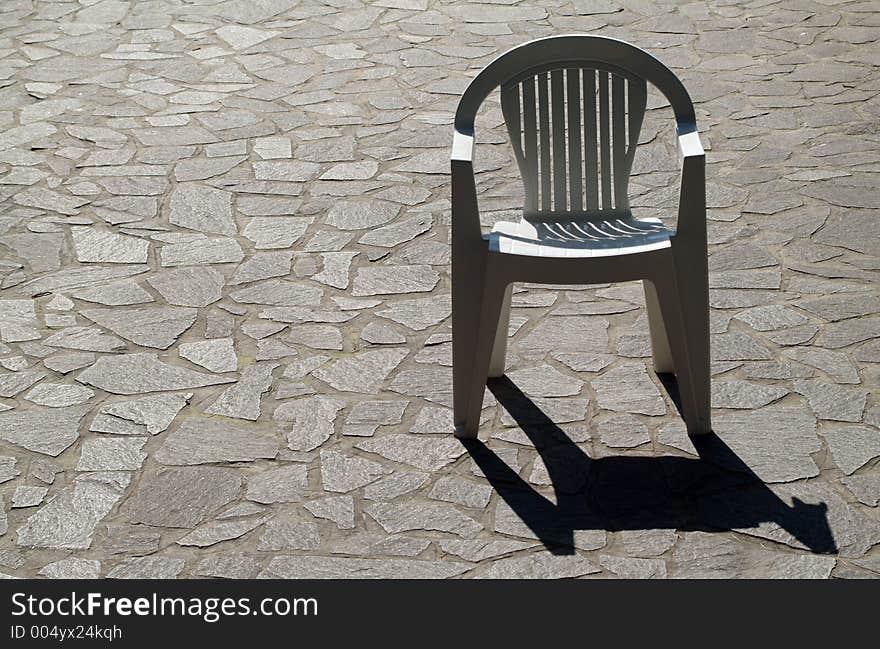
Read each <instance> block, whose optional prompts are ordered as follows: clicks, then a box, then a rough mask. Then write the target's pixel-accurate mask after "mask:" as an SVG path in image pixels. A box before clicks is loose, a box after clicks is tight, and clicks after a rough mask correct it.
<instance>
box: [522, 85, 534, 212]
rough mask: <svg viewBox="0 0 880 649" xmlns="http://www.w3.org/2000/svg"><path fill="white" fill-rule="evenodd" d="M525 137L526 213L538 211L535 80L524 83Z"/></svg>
mask: <svg viewBox="0 0 880 649" xmlns="http://www.w3.org/2000/svg"><path fill="white" fill-rule="evenodd" d="M522 112H523V136H524V138H523V139H524V140H525V147H524V149H523V152H524V157H525V168H524V169H523V170H522V174H523V180H524V182H525V187H526V211H527V212H536V211H537V210H538V121H537V117H536V113H535V80H534V78H530V79H526V80H525V81H523V82H522Z"/></svg>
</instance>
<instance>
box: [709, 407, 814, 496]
mask: <svg viewBox="0 0 880 649" xmlns="http://www.w3.org/2000/svg"><path fill="white" fill-rule="evenodd" d="M713 429H714V431H715V433H716V434H717V435H718V436H719V437H720V438H721V439H722V440H724V443H725V444H727V446H729V447H730V448H731V450H732V451H733V453H734V454H735V456H736V458H738V459H733V458H731V462H732V464H730V466H728V468H730V469H733V470H742V465H741V464H740V461H741V462H743V463H745V465H747V466H748V468H749V469H750V470H751V471H753V472H754V473H755V474H756V475H757V476H758V477H759V478H760V479H761V480H762V481H764V482H791V481H793V480H799V479H804V478H811V477H813V476H817V475H819V468H818V467H817V466H816V464H815V462H813V459H812V458H811V457H810V454H811V453H815V452H816V451H818V450H819V449H820V448H821V443H820V441H819V437H818V436H817V435H816V420H815V418H814V417H813V416H812V415H810V414H809V413H808V412H807V411H806V410H805V409H804V408H790V407H783V406H768V407H766V408H762V409H760V410H754V411H743V412H736V411H732V412H723V413H718V414H716V415H715V417H714V418H713ZM721 461H722V464H724V461H723V459H722V460H721Z"/></svg>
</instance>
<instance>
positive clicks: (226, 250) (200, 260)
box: [159, 237, 244, 266]
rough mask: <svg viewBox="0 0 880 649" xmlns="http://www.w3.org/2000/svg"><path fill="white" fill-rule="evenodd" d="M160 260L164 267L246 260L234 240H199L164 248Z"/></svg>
mask: <svg viewBox="0 0 880 649" xmlns="http://www.w3.org/2000/svg"><path fill="white" fill-rule="evenodd" d="M159 259H160V260H161V262H162V265H163V266H191V265H192V266H195V265H199V264H228V263H237V262H239V261H241V260H242V259H244V251H243V250H242V249H241V246H240V245H239V244H238V241H236V240H235V239H232V238H228V237H227V238H221V239H199V240H196V241H187V242H185V243H174V244H169V245H165V246H162V250H161V251H160V252H159Z"/></svg>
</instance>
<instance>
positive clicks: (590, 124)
mask: <svg viewBox="0 0 880 649" xmlns="http://www.w3.org/2000/svg"><path fill="white" fill-rule="evenodd" d="M583 74H584V165H585V170H584V177H585V179H586V185H587V187H586V195H587V210H597V209H599V159H598V157H597V154H596V71H595V70H584V71H583Z"/></svg>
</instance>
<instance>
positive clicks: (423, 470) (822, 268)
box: [0, 0, 880, 578]
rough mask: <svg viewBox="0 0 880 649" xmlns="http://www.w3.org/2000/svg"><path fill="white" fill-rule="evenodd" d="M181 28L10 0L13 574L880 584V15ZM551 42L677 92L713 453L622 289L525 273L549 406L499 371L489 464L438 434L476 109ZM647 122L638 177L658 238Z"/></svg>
mask: <svg viewBox="0 0 880 649" xmlns="http://www.w3.org/2000/svg"><path fill="white" fill-rule="evenodd" d="M160 4H161V6H159V4H155V3H137V2H118V1H116V0H99V1H96V0H89V1H87V2H86V1H83V2H79V3H76V2H67V3H64V2H46V1H43V0H34V1H33V2H10V3H5V5H9V6H8V8H7V7H6V6H4V7H3V9H4V10H5V11H3V20H2V21H0V23H2V26H3V37H2V43H0V86H2V89H0V105H2V108H0V202H2V204H3V213H2V215H0V253H2V254H0V257H2V263H0V288H2V297H0V483H2V489H3V493H2V494H0V504H2V507H0V535H2V537H0V538H2V540H3V542H5V543H6V544H7V546H8V547H6V549H2V548H0V565H2V568H0V570H2V572H3V576H7V575H8V576H11V577H26V578H32V577H49V578H61V577H68V578H71V577H72V578H77V577H107V576H111V577H120V578H123V577H144V578H157V577H168V578H171V577H183V578H190V577H227V578H228V577H237V578H253V577H256V576H262V577H310V576H314V577H350V576H363V577H416V578H417V577H424V578H431V577H466V578H478V577H493V576H495V577H516V576H522V577H571V578H583V577H590V576H593V575H595V576H600V577H616V578H663V577H667V578H669V577H672V578H679V577H688V576H693V577H702V576H705V577H715V576H723V577H740V578H742V577H804V578H826V577H829V576H832V575H833V576H834V577H838V578H849V577H864V576H876V575H878V574H880V569H878V566H877V559H876V557H875V555H876V552H877V548H876V547H875V546H877V545H878V538H877V535H876V533H875V527H874V522H876V520H877V510H876V507H877V504H878V500H880V489H878V479H877V462H878V458H880V455H878V450H877V443H876V442H877V431H878V426H880V403H878V395H877V391H876V389H875V386H876V384H877V379H878V373H877V363H878V362H880V346H878V343H880V316H878V315H877V314H878V311H880V293H878V288H877V287H878V286H880V284H878V281H877V278H878V272H880V267H878V265H877V262H876V258H877V256H878V254H880V248H878V243H877V242H878V240H880V225H878V224H880V219H878V218H877V216H878V215H877V212H878V209H880V192H878V190H877V189H876V185H877V183H876V179H875V178H874V176H876V173H874V172H875V171H876V167H877V163H878V161H880V144H878V142H877V138H876V136H875V135H876V134H875V132H874V131H875V129H873V125H874V124H875V123H876V121H877V119H876V118H877V107H876V102H877V97H876V92H877V88H878V78H880V72H878V70H880V68H877V67H876V65H875V63H876V58H877V57H876V51H875V50H876V47H875V42H874V41H875V40H876V36H875V34H874V32H875V31H876V25H875V23H876V19H875V13H876V12H875V11H874V7H873V6H871V5H870V4H869V3H864V2H861V3H860V2H858V1H857V0H852V1H849V2H845V1H842V0H833V1H832V0H824V2H822V3H819V4H815V3H813V4H810V3H804V2H800V3H797V2H796V3H791V2H789V3H787V4H786V3H781V2H779V1H778V0H767V1H766V2H763V1H762V2H758V3H736V2H724V3H719V2H716V1H710V2H708V3H699V4H697V3H689V4H688V3H676V2H671V3H670V2H655V1H653V0H646V1H642V0H639V2H625V3H612V2H607V1H605V0H601V1H594V2H590V3H583V2H581V3H570V2H568V3H561V4H559V3H525V2H516V1H514V0H500V1H496V2H480V1H474V2H440V1H439V0H378V1H377V2H371V3H358V2H333V3H329V4H328V3H315V2H311V3H310V2H299V3H297V2H295V0H257V1H256V2H244V1H239V0H210V1H200V2H184V1H183V0H167V1H164V2H163V3H160ZM538 5H540V6H538ZM872 12H873V13H872ZM564 32H583V33H590V34H597V35H606V36H612V37H616V38H622V39H624V40H627V41H630V42H633V43H635V44H637V45H639V46H640V47H644V48H646V49H647V50H648V51H649V52H650V53H651V54H653V55H655V56H658V57H659V58H660V59H661V60H662V61H663V62H664V63H665V64H667V65H669V66H670V68H671V69H672V70H673V72H674V73H675V74H676V75H677V76H679V77H680V78H681V79H682V81H683V83H684V85H685V87H686V88H687V90H688V92H689V94H690V96H691V97H692V98H693V99H694V103H695V110H696V115H697V122H698V128H699V130H700V135H701V138H702V141H703V144H704V145H705V146H706V149H707V152H708V155H707V164H708V166H707V178H708V184H707V203H708V206H709V211H708V221H707V235H708V251H707V252H708V257H709V264H710V269H711V272H710V275H709V284H710V305H711V309H710V314H709V317H710V327H711V331H712V359H713V362H712V374H713V385H712V387H713V391H712V392H713V404H714V410H713V413H712V419H713V426H714V429H715V432H716V434H717V439H715V438H711V437H710V438H707V439H705V440H703V441H702V442H697V443H696V446H695V444H694V441H693V440H691V439H690V438H688V436H687V434H686V429H685V426H684V423H683V421H682V419H681V416H680V414H679V412H678V410H677V409H676V408H675V407H674V406H673V402H674V394H673V398H669V397H668V396H667V395H666V394H664V393H665V392H666V390H664V385H665V384H668V385H669V388H670V391H671V392H672V393H674V392H675V390H674V383H672V382H669V381H668V380H667V377H664V376H660V377H655V376H654V375H653V371H652V370H653V368H652V366H651V360H650V357H651V350H650V336H649V332H648V321H647V314H646V313H645V298H644V290H643V287H642V283H641V282H639V281H631V282H624V283H619V284H599V285H586V286H579V285H574V284H572V285H549V284H547V285H544V284H523V283H517V284H515V285H514V286H513V301H512V305H513V308H512V313H511V322H510V326H509V328H508V331H507V334H508V342H509V353H508V355H507V367H506V371H507V375H508V378H509V379H510V380H511V382H512V383H513V384H515V385H517V386H518V387H519V388H520V389H521V390H522V392H523V393H524V394H525V395H526V397H527V399H528V400H530V401H531V403H530V404H529V403H527V402H525V401H523V402H519V397H516V398H513V396H512V395H510V394H508V391H506V390H505V388H504V386H505V385H506V384H505V383H503V382H500V383H493V384H492V385H490V386H489V388H488V389H487V390H486V392H485V393H484V402H483V408H482V411H481V415H480V431H479V439H481V440H484V442H485V444H486V447H481V446H480V445H479V444H476V443H468V444H467V445H463V444H462V443H461V442H460V441H458V440H456V439H454V437H453V436H452V435H451V434H450V433H451V429H452V423H453V414H452V405H453V404H452V401H453V399H452V366H451V364H452V342H451V341H452V336H451V324H452V323H451V317H450V316H451V295H450V291H451V271H452V268H451V256H452V250H451V227H452V226H451V224H452V217H451V204H450V200H451V196H450V185H449V146H450V130H451V124H452V120H453V115H454V112H455V108H456V104H457V101H458V98H459V96H460V94H461V92H462V91H463V90H464V88H465V86H466V85H467V82H468V81H469V79H471V78H472V77H473V76H474V74H475V73H476V72H477V71H479V70H480V69H482V68H483V67H484V66H485V65H486V64H487V63H488V62H489V61H491V60H492V59H494V58H495V57H496V56H498V54H499V53H501V52H502V51H504V50H505V49H507V48H509V47H512V46H514V45H516V44H518V43H522V42H525V41H528V40H532V39H535V38H540V37H544V36H547V35H550V34H554V33H564ZM665 105H666V102H665V101H664V100H663V99H662V98H661V97H660V95H659V94H658V93H656V92H654V90H653V89H652V90H651V91H650V92H649V95H648V107H649V110H648V111H647V112H646V115H645V118H644V124H643V125H642V130H641V133H640V134H639V142H640V144H639V146H638V147H637V149H636V151H635V157H634V161H633V178H632V182H631V183H630V185H629V189H630V203H631V205H632V208H633V213H634V215H635V216H636V217H640V218H641V217H660V218H662V219H664V220H665V221H666V222H667V224H668V225H670V226H672V225H673V223H672V221H674V214H675V210H676V209H677V206H678V198H679V196H678V194H679V186H678V184H679V177H680V176H679V172H680V161H679V159H678V153H677V150H676V148H677V147H676V141H675V138H674V135H673V131H672V130H670V129H671V126H672V121H671V115H670V111H669V109H668V107H666V108H664V106H665ZM508 139H509V138H508V133H507V130H506V127H505V125H504V123H503V114H502V111H501V107H500V104H499V103H498V96H497V93H493V94H492V95H490V96H489V97H488V98H487V100H486V103H485V104H484V106H483V107H482V109H481V112H480V114H479V117H478V123H477V141H478V144H477V146H476V148H475V151H474V166H475V170H476V172H477V175H476V180H477V183H476V189H477V193H478V199H479V200H478V202H479V207H480V210H481V213H480V221H481V226H482V227H483V228H488V227H489V226H491V225H492V224H494V223H495V222H497V221H499V220H506V221H510V220H515V219H517V218H519V216H520V214H521V208H522V204H521V201H522V184H521V181H520V177H519V171H518V168H517V164H516V161H515V159H514V156H513V155H511V150H510V146H509V141H508ZM456 218H457V217H456ZM670 219H672V221H670ZM478 280H479V278H474V281H475V282H477V281H478ZM567 281H572V282H574V281H577V278H576V277H574V276H573V277H571V278H570V279H569V280H567ZM550 422H552V424H553V425H552V426H551V425H550ZM563 436H564V437H567V438H568V441H566V440H565V439H564V438H563ZM718 441H720V442H723V447H722V446H719V445H717V442H718ZM701 444H702V445H701ZM698 449H699V451H700V452H699V453H698V452H697V451H698ZM484 451H489V453H486V454H485V455H484ZM493 455H494V457H495V460H492V456H493ZM586 456H589V459H587V457H586ZM698 458H699V459H698ZM478 460H479V461H478ZM496 460H497V461H496ZM487 462H488V463H487ZM749 472H751V473H754V474H756V475H757V477H758V479H759V480H763V481H764V482H765V483H769V485H770V486H769V487H767V486H760V485H758V484H752V483H751V482H750V480H754V477H749V476H748V475H747V474H748V473H749ZM788 483H791V484H788ZM508 501H510V502H508ZM583 505H589V507H590V508H591V509H590V511H582V509H581V508H582V506H583ZM368 509H369V511H372V512H373V513H375V514H376V516H375V517H374V516H372V515H371V514H370V513H369V512H368ZM593 510H596V511H593ZM603 516H607V518H603ZM468 520H470V521H472V523H469V522H468ZM383 524H384V527H383ZM386 527H387V530H386ZM435 528H443V529H435ZM396 529H401V530H404V529H405V531H400V532H394V531H388V530H396ZM444 529H445V530H448V531H444ZM471 530H479V532H478V533H477V534H476V536H474V537H473V538H470V537H468V536H467V535H469V534H471ZM611 530H613V531H611ZM823 530H824V531H823ZM826 532H827V533H828V534H826ZM459 533H464V534H465V535H466V536H464V537H463V536H459ZM823 534H826V536H823ZM829 538H830V541H829V540H828V539H829ZM17 541H20V542H21V544H18V545H17V544H16V542H17ZM32 546H33V548H32ZM560 551H563V552H566V554H556V553H558V552H560ZM570 552H574V554H571V553H570ZM826 553H828V554H826ZM838 557H842V559H840V560H838Z"/></svg>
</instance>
